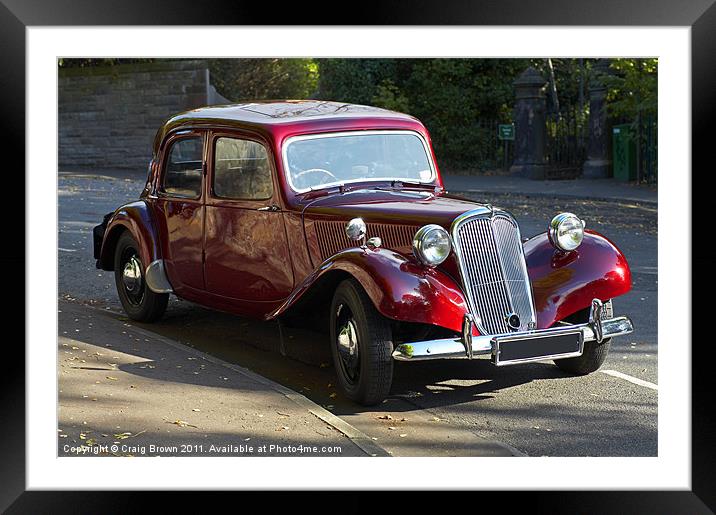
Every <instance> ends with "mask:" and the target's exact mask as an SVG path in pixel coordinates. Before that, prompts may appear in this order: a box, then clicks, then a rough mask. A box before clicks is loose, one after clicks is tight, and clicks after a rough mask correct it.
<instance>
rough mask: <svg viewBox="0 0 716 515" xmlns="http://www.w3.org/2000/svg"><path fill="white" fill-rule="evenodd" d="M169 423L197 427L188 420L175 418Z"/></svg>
mask: <svg viewBox="0 0 716 515" xmlns="http://www.w3.org/2000/svg"><path fill="white" fill-rule="evenodd" d="M169 424H175V425H177V426H179V427H197V426H195V425H192V424H190V423H189V422H186V421H184V420H175V421H174V422H169Z"/></svg>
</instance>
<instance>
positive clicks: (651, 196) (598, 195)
mask: <svg viewBox="0 0 716 515" xmlns="http://www.w3.org/2000/svg"><path fill="white" fill-rule="evenodd" d="M443 182H444V184H445V188H446V189H447V190H448V191H450V192H452V193H459V192H470V193H487V194H489V193H492V194H519V195H531V196H540V197H557V198H582V199H590V200H606V201H609V200H616V201H624V202H639V203H643V204H653V205H656V204H657V201H658V192H657V189H656V186H643V185H635V184H629V183H624V182H619V181H616V180H614V179H573V180H564V181H534V180H531V179H526V178H523V177H510V176H499V175H489V176H482V175H479V176H475V175H443Z"/></svg>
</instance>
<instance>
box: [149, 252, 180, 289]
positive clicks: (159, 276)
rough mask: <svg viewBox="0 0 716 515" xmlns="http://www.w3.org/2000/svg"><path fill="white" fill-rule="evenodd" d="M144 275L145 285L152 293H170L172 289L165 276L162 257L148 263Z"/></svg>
mask: <svg viewBox="0 0 716 515" xmlns="http://www.w3.org/2000/svg"><path fill="white" fill-rule="evenodd" d="M144 277H145V281H146V282H147V287H149V289H150V290H152V291H153V292H154V293H172V292H173V291H174V290H173V289H172V285H171V284H170V283H169V279H168V278H167V273H166V270H165V269H164V260H163V259H157V260H155V261H152V262H151V263H149V266H148V267H147V271H146V273H145V274H144Z"/></svg>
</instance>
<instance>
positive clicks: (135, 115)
mask: <svg viewBox="0 0 716 515" xmlns="http://www.w3.org/2000/svg"><path fill="white" fill-rule="evenodd" d="M58 88H59V92H58V105H59V107H58V111H59V112H58V115H59V127H58V130H59V168H60V170H61V171H69V170H84V171H91V170H102V169H104V170H108V169H132V170H136V171H137V172H138V173H142V174H143V173H146V168H147V163H148V162H149V160H150V159H151V152H152V141H153V139H154V135H155V133H156V131H157V129H158V128H159V127H160V126H161V124H162V123H163V122H164V121H165V120H166V119H167V118H169V117H170V116H171V115H173V114H175V113H177V112H180V111H186V110H188V109H194V108H196V107H199V106H203V105H209V104H218V103H226V102H227V100H226V99H225V98H223V97H221V96H220V95H218V94H217V93H216V90H215V89H214V88H213V86H211V84H210V80H209V69H208V66H207V63H206V61H202V60H182V61H164V62H155V63H142V64H125V65H116V66H107V67H86V68H61V69H59V77H58Z"/></svg>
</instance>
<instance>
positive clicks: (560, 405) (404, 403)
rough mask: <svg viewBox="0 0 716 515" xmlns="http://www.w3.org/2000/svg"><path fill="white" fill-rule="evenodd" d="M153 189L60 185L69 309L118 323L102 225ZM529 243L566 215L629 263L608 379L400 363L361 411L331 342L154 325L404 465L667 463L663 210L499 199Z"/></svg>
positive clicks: (187, 317) (68, 178)
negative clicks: (661, 432) (100, 242)
mask: <svg viewBox="0 0 716 515" xmlns="http://www.w3.org/2000/svg"><path fill="white" fill-rule="evenodd" d="M142 185H143V184H142V180H141V179H130V178H121V177H120V178H110V177H96V176H78V175H62V174H61V175H60V178H59V193H58V194H59V235H58V247H59V249H58V260H59V262H58V267H59V295H60V297H62V298H64V299H66V300H70V301H75V302H81V303H86V304H92V305H96V306H100V307H104V308H106V309H108V310H112V311H119V310H120V309H121V308H120V305H119V301H118V299H117V296H116V292H115V290H114V281H113V276H112V273H107V272H103V271H101V270H97V269H96V268H95V266H94V259H93V258H92V250H91V247H92V241H91V234H92V227H93V226H94V225H96V224H97V223H99V221H101V218H102V216H103V215H104V214H105V213H107V212H109V211H112V210H113V209H114V208H115V207H117V206H118V205H119V204H121V203H122V202H125V201H127V200H132V199H135V198H136V197H137V195H138V194H139V192H140V190H141V188H142ZM476 200H482V201H489V202H490V203H492V204H494V205H496V206H499V207H504V208H506V209H508V210H509V211H511V212H512V213H513V214H514V215H515V217H516V218H517V220H518V222H519V223H520V227H521V229H522V233H523V235H524V236H532V235H534V234H537V233H539V232H542V231H543V230H544V227H545V226H546V224H547V222H548V221H549V219H550V218H551V217H552V216H553V215H554V214H556V213H557V212H559V211H571V212H574V213H577V214H578V215H579V216H580V217H582V218H584V219H585V220H586V222H587V226H588V227H589V228H592V229H595V230H597V231H599V232H602V233H603V234H605V235H606V236H608V237H609V238H610V239H611V240H612V241H614V242H615V243H616V244H617V245H618V246H619V247H620V248H621V249H622V251H623V252H624V253H625V254H626V256H627V259H628V260H629V263H630V265H631V267H632V274H633V279H634V289H633V290H632V291H631V292H630V293H629V294H627V295H625V296H623V297H619V298H618V299H616V300H615V301H614V309H615V312H616V313H617V314H628V315H629V316H631V318H632V320H633V321H634V324H635V327H636V331H635V332H634V333H633V334H632V335H629V336H627V337H623V338H619V339H615V340H613V341H612V347H611V352H610V354H609V357H608V358H607V361H606V363H605V364H604V365H603V367H602V369H601V370H600V371H599V372H596V373H594V374H590V375H589V376H585V377H569V376H567V375H566V374H564V373H562V372H561V371H559V370H558V369H557V368H556V367H555V366H554V365H553V364H551V363H547V362H545V363H536V364H528V365H519V366H512V367H505V368H500V369H497V368H495V367H494V366H493V365H492V364H490V363H489V362H488V361H485V360H475V361H471V362H468V361H462V360H454V361H440V362H423V363H396V370H395V378H394V385H393V390H392V393H391V396H390V398H389V399H388V400H387V401H386V402H385V403H383V404H382V405H380V406H378V407H374V408H364V407H361V406H357V405H355V404H353V403H351V402H350V401H348V400H346V399H344V398H342V395H341V393H340V391H337V390H336V388H335V386H334V385H335V382H336V381H335V376H334V373H333V370H332V367H331V366H330V365H329V363H331V360H330V352H329V348H328V344H327V342H326V341H325V338H324V337H323V336H322V335H320V334H317V333H312V332H308V331H306V330H300V329H288V330H287V331H286V333H285V336H286V337H285V339H284V344H283V345H282V344H281V340H280V338H279V332H278V326H277V324H276V323H263V322H256V321H253V320H250V319H245V318H241V317H236V316H232V315H228V314H224V313H218V312H213V311H210V310H207V309H204V308H201V307H199V306H196V305H193V304H191V303H189V302H184V301H181V300H178V299H176V298H174V297H172V299H171V301H170V305H169V309H168V311H167V314H166V316H165V317H164V318H163V319H162V320H161V321H160V322H159V323H156V324H152V325H146V326H144V327H145V328H147V329H150V330H152V331H155V332H157V333H159V334H162V335H165V336H169V337H172V338H174V339H176V340H178V341H181V342H183V343H185V344H187V345H190V346H192V347H196V348H198V349H200V350H202V351H205V352H208V353H210V354H214V355H216V356H218V357H220V358H222V359H224V360H227V361H231V362H235V363H238V364H240V365H242V366H245V367H247V368H249V369H251V370H253V371H255V372H258V373H260V374H262V375H264V376H266V377H269V378H271V379H273V380H275V381H277V382H279V383H282V384H284V385H286V386H288V387H289V388H292V389H294V390H296V391H299V392H301V393H303V394H304V395H306V396H307V397H309V398H311V399H312V400H314V401H315V402H317V403H319V404H321V405H323V406H324V407H326V408H328V409H329V410H331V411H332V412H333V413H335V414H336V415H338V416H340V417H342V418H343V419H344V420H346V421H347V422H349V423H351V424H353V425H354V426H355V427H357V428H358V429H360V430H361V431H362V432H364V433H365V434H367V435H369V436H371V437H373V438H375V441H376V442H377V443H378V444H379V445H382V446H383V447H384V448H385V449H387V450H388V451H389V452H391V453H392V454H393V455H396V456H424V455H430V456H440V455H476V454H477V455H479V454H480V449H481V447H480V442H482V441H484V439H489V440H494V441H497V442H501V443H503V444H504V447H505V449H506V450H508V451H509V453H512V454H527V455H530V456H656V455H657V450H658V449H657V405H658V397H657V391H656V389H655V387H656V384H657V383H658V377H657V286H658V283H657V279H658V276H657V211H656V209H655V208H654V207H653V206H640V205H636V204H632V203H618V202H598V201H581V200H556V199H554V200H553V199H548V198H528V197H525V196H520V195H495V196H492V197H491V198H489V199H486V198H476Z"/></svg>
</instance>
